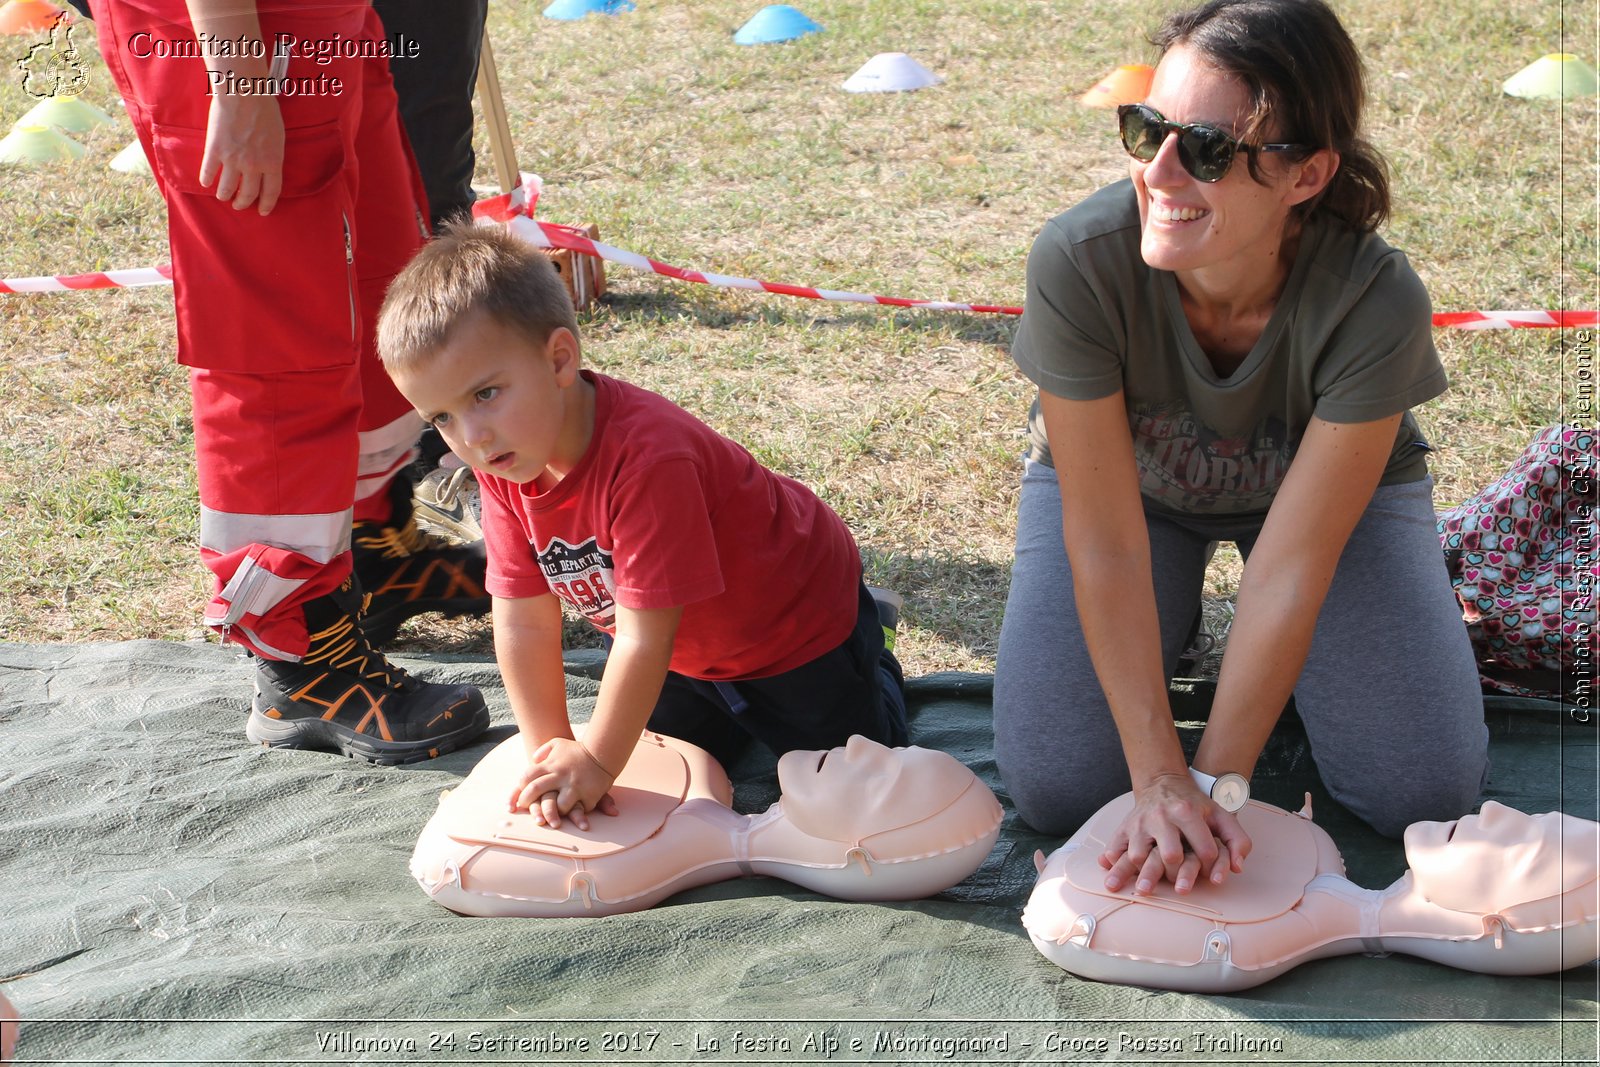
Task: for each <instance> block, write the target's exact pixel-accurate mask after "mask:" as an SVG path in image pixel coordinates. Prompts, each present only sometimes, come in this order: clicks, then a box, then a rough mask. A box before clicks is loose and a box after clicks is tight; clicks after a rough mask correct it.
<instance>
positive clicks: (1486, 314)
mask: <svg viewBox="0 0 1600 1067" xmlns="http://www.w3.org/2000/svg"><path fill="white" fill-rule="evenodd" d="M539 191H540V186H539V179H538V178H537V176H535V175H531V174H525V175H523V184H522V185H521V186H519V187H518V188H516V189H515V190H513V191H512V192H510V193H504V194H502V195H500V196H496V197H490V198H488V199H486V200H480V201H479V202H478V203H477V204H475V205H473V208H472V213H473V215H474V216H476V217H477V218H478V220H479V221H480V222H485V223H488V224H491V225H492V224H501V225H504V226H506V227H507V228H508V229H510V231H511V232H512V233H514V234H516V235H517V236H518V237H521V238H522V239H523V240H525V241H527V242H528V243H529V244H532V245H536V246H538V247H540V248H560V249H566V250H569V251H572V252H576V253H578V254H580V255H585V256H595V257H596V258H599V259H603V260H606V261H607V262H610V263H620V264H622V265H623V266H625V267H632V268H633V269H635V270H641V271H645V272H646V273H649V274H660V275H664V276H665V277H668V278H676V279H677V280H678V281H683V282H697V283H699V284H701V285H714V286H717V287H719V288H724V289H748V290H751V291H754V292H764V293H779V294H781V295H783V296H799V297H805V298H806V299H808V300H839V301H845V302H848V303H855V304H885V305H888V306H890V307H908V308H925V309H927V310H929V311H969V312H974V313H987V314H996V315H1020V314H1022V309H1021V308H1020V307H1015V306H1006V305H1000V304H965V303H957V302H955V301H951V300H909V299H906V298H905V297H898V296H875V295H873V294H870V293H851V292H842V291H839V290H836V289H816V288H813V287H811V286H807V285H785V284H781V283H778V282H764V281H761V280H759V279H757V278H736V277H732V276H730V275H726V274H716V273H712V272H710V271H697V270H685V269H684V268H682V267H674V266H672V265H671V264H669V263H661V262H658V261H657V260H654V259H651V258H650V257H648V256H641V255H639V254H638V253H637V252H629V251H627V250H626V249H622V248H617V247H615V246H613V245H608V244H603V243H601V242H599V241H595V240H591V239H590V238H589V237H587V236H586V235H584V234H583V233H581V232H580V231H578V230H576V229H573V228H572V227H570V226H560V225H556V224H554V223H549V222H540V221H539V220H537V219H535V218H533V209H534V205H535V204H537V203H538V200H539ZM171 284H172V267H171V266H170V265H162V266H159V267H145V268H140V269H135V270H113V271H105V272H97V273H91V274H71V275H57V276H44V277H38V278H0V293H59V292H67V291H69V290H77V289H131V288H137V287H139V286H144V285H171ZM1433 325H1434V326H1436V327H1454V328H1457V329H1463V330H1493V329H1505V328H1528V327H1547V328H1548V327H1574V326H1595V325H1600V311H1449V312H1442V313H1439V314H1436V315H1434V316H1433Z"/></svg>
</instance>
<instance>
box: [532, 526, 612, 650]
mask: <svg viewBox="0 0 1600 1067" xmlns="http://www.w3.org/2000/svg"><path fill="white" fill-rule="evenodd" d="M534 554H535V555H537V556H538V557H539V569H540V570H541V571H543V572H544V577H545V580H546V581H547V582H549V583H550V591H551V592H552V593H554V594H555V595H556V596H558V597H560V598H561V599H562V600H564V601H566V602H567V603H568V604H571V605H572V606H573V607H574V608H576V609H577V610H578V612H579V613H580V614H582V615H583V617H584V618H586V619H588V620H589V621H590V622H592V623H594V624H595V625H596V626H605V627H608V628H609V627H611V626H612V625H614V624H615V623H616V621H617V601H616V598H615V597H614V596H613V595H612V593H611V590H612V588H613V587H614V586H613V579H612V570H611V553H609V552H607V551H606V550H605V549H603V548H601V547H600V543H599V542H598V541H596V540H595V539H594V538H592V537H591V538H589V540H587V541H585V542H583V544H581V545H569V544H567V542H565V541H563V540H562V539H561V538H559V537H553V538H551V539H550V543H549V544H547V545H545V546H544V547H543V548H540V547H539V546H538V545H535V546H534Z"/></svg>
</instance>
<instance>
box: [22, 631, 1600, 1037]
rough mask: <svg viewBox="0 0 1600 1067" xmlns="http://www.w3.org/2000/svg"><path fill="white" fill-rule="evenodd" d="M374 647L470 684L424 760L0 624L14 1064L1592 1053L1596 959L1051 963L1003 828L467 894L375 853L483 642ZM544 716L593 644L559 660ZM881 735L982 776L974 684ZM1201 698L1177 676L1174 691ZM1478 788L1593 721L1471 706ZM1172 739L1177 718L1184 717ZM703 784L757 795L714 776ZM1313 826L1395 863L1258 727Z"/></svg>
mask: <svg viewBox="0 0 1600 1067" xmlns="http://www.w3.org/2000/svg"><path fill="white" fill-rule="evenodd" d="M399 662H401V663H403V664H405V665H406V666H408V667H410V668H412V669H413V670H414V671H416V672H417V673H419V674H421V675H423V676H424V677H428V678H433V679H455V680H465V681H471V682H474V683H476V684H477V685H479V686H481V687H482V688H483V689H484V692H485V695H486V696H487V697H488V699H489V702H490V707H491V709H492V710H493V712H494V715H495V724H496V725H495V727H494V728H493V730H492V731H491V732H490V734H489V736H488V737H487V738H486V739H485V740H484V741H483V742H481V743H480V744H478V745H476V746H474V747H472V748H470V749H468V750H466V751H463V752H458V753H454V754H452V755H449V756H446V757H444V758H442V759H439V760H435V761H433V762H430V763H423V764H418V765H414V766H410V767H401V768H373V767H368V766H365V765H363V764H357V763H352V762H348V761H343V760H340V759H338V758H336V757H332V756H328V755H326V754H319V753H301V752H268V751H264V750H261V749H258V748H254V747H252V746H250V745H248V744H247V743H246V742H245V740H244V736H243V726H244V697H245V696H247V694H248V692H249V684H250V668H249V665H248V663H247V662H246V661H244V660H242V659H241V658H239V657H238V656H237V655H236V654H234V653H233V652H231V651H229V650H225V649H222V648H219V647H217V646H213V645H205V644H179V643H161V642H131V643H123V644H91V645H15V644H12V645H5V644H0V737H3V738H4V754H5V758H4V762H3V763H0V827H3V833H0V889H3V892H0V909H3V910H0V914H3V915H4V920H5V921H4V923H3V926H0V991H3V992H4V993H5V994H6V995H7V996H8V997H9V998H10V999H11V1001H12V1002H13V1003H14V1004H15V1005H16V1006H17V1008H18V1009H19V1011H20V1012H21V1013H22V1015H23V1016H24V1023H23V1028H22V1039H21V1044H20V1046H19V1050H18V1054H19V1061H18V1062H20V1063H76V1064H88V1063H119V1064H131V1063H162V1064H180V1063H182V1064H188V1063H353V1062H374V1063H376V1062H386V1063H397V1062H398V1063H534V1062H538V1063H551V1064H565V1063H613V1064H615V1063H705V1064H711V1063H762V1064H765V1063H877V1062H915V1063H965V1064H972V1063H1020V1062H1074V1061H1078V1062H1093V1061H1106V1060H1118V1061H1123V1062H1154V1063H1171V1062H1186V1061H1201V1062H1206V1063H1239V1062H1296V1063H1324V1062H1329V1063H1332V1062H1338V1063H1421V1062H1450V1063H1490V1062H1493V1063H1508V1062H1538V1063H1557V1062H1571V1063H1594V1062H1595V1061H1596V1058H1597V1056H1596V1053H1597V1048H1596V1034H1597V1021H1596V1020H1597V1012H1596V999H1597V980H1600V979H1597V974H1600V972H1597V968H1596V967H1594V966H1592V965H1591V966H1587V967H1582V968H1577V969H1575V970H1572V971H1569V972H1566V973H1565V974H1559V975H1550V976H1545V977H1535V978H1495V977H1489V976H1484V975H1478V974H1471V973H1466V972H1461V971H1455V970H1452V969H1450V968H1447V967H1443V966H1440V965H1437V964H1433V963H1428V962H1425V961H1422V960H1417V959H1412V958H1408V957H1404V956H1391V957H1388V958H1374V957H1366V956H1348V957H1340V958H1337V959H1330V960H1323V961H1318V962H1313V963H1308V964H1305V965H1303V966H1301V967H1299V968H1297V969H1295V970H1294V971H1292V972H1290V973H1289V974H1287V975H1285V976H1284V977H1282V978H1280V979H1278V980H1276V981H1273V982H1271V983H1268V984H1267V985H1264V986H1261V987H1258V988H1257V989H1254V990H1251V991H1248V992H1246V993H1242V994H1236V995H1231V996H1194V995H1186V994H1178V993H1163V992H1154V991H1150V990H1144V989H1136V988H1129V987H1121V986H1112V985H1102V984H1098V983H1093V982H1087V981H1083V980H1080V979H1077V978H1075V977H1073V976H1071V975H1069V974H1067V973H1065V972H1064V971H1062V970H1060V969H1059V968H1057V967H1055V966H1054V965H1053V964H1051V963H1050V962H1048V961H1047V960H1045V959H1044V958H1043V957H1042V956H1040V955H1039V954H1038V953H1037V952H1036V951H1035V950H1034V948H1033V946H1032V945H1031V943H1030V942H1029V941H1028V939H1027V937H1026V935H1025V934H1024V932H1023V929H1022V926H1021V923H1020V921H1019V916H1020V913H1021V910H1022V906H1023V903H1024V902H1025V900H1026V898H1027V894H1028V891H1029V889H1030V887H1031V885H1032V882H1033V877H1034V868H1033V863H1032V855H1033V852H1034V850H1035V849H1041V848H1042V849H1045V850H1046V851H1048V850H1050V849H1053V848H1055V847H1056V846H1057V845H1059V844H1060V840H1059V839H1056V838H1048V837H1044V836H1041V835H1038V834H1035V833H1033V832H1031V831H1030V830H1028V829H1027V828H1026V827H1025V826H1023V825H1021V824H1020V823H1019V821H1018V820H1017V818H1016V815H1015V813H1014V812H1013V811H1012V810H1011V808H1010V806H1009V804H1007V806H1006V820H1005V824H1004V828H1003V831H1002V834H1001V837H1000V840H999V842H998V844H997V845H996V847H995V849H994V851H993V853H992V854H991V855H990V857H989V859H988V860H987V861H986V862H985V863H984V865H983V866H982V867H981V868H980V869H979V870H978V871H977V872H976V873H975V874H974V875H973V876H972V877H971V878H969V879H968V880H967V881H965V882H964V883H962V884H961V885H959V886H957V887H956V888H954V889H952V890H950V891H948V892H946V893H942V894H940V895H939V896H937V897H934V898H932V899H929V900H922V901H915V902H909V903H893V904H860V903H845V902H839V901H834V900H830V899H828V898H826V897H823V896H820V895H817V894H814V893H811V892H807V891H805V890H802V889H799V888H798V887H795V886H792V885H790V884H788V883H785V882H780V881H773V880H765V879H743V880H736V881H730V882H723V883H719V884H717V885H713V886H708V887H704V888H701V889H698V890H694V891H691V892H687V893H683V894H681V895H679V896H676V897H673V898H671V899H670V900H668V901H666V902H665V903H663V904H662V905H660V906H658V907H656V908H654V909H651V910H649V911H646V912H643V913H639V914H634V915H623V916H613V917H610V918H604V919H592V920H527V919H469V918H463V917H460V916H457V915H454V914H452V913H450V912H448V911H446V910H444V909H443V908H441V907H439V906H438V905H436V904H435V903H433V902H432V901H431V900H430V899H429V898H428V897H427V896H425V895H424V894H423V892H422V891H421V890H420V889H419V888H418V887H417V885H416V884H415V883H414V882H413V881H412V880H411V878H410V876H409V875H408V873H407V869H406V863H407V859H408V857H409V855H410V852H411V848H412V845H413V843H414V841H415V839H416V836H417V833H418V832H419V831H420V829H421V827H422V824H423V823H424V821H425V820H426V819H427V817H428V816H429V814H430V813H431V812H432V810H433V808H434V806H435V804H436V802H437V797H438V794H439V792H440V791H441V790H442V789H446V788H449V787H450V786H451V785H452V784H453V783H455V782H456V781H457V780H458V779H459V778H460V777H461V776H462V775H464V774H465V773H466V772H467V771H468V770H469V769H470V768H471V766H472V765H473V763H474V762H475V761H476V760H477V759H479V758H480V757H481V756H482V755H483V754H484V752H486V751H487V750H488V748H489V746H491V745H493V744H495V743H498V742H499V741H500V740H502V739H503V738H505V737H506V736H508V735H509V734H510V733H511V731H512V727H511V725H510V722H511V719H510V713H509V711H508V710H507V708H506V703H505V695H504V691H503V690H502V689H501V688H500V685H499V679H498V675H497V674H496V672H495V670H494V667H493V664H492V663H491V662H487V661H483V660H478V659H463V658H447V657H426V658H419V659H406V658H400V660H399ZM569 670H570V671H571V672H572V673H571V674H570V675H569V689H570V692H571V696H572V698H573V700H572V705H573V709H574V717H575V718H579V719H581V718H584V717H587V715H588V711H589V708H590V707H591V706H592V700H593V694H594V692H595V685H596V683H595V682H594V680H593V678H594V676H595V675H597V673H598V669H597V664H596V663H595V661H594V660H592V659H589V660H584V661H579V660H577V659H570V660H569ZM911 690H912V692H911V696H912V704H913V718H912V736H913V740H914V742H915V743H917V744H920V745H924V746H927V747H931V748H940V749H945V750H947V751H949V752H952V753H954V754H955V755H956V756H957V757H958V758H959V759H961V760H962V761H964V762H965V763H966V764H967V765H968V766H970V767H971V768H972V769H973V770H974V771H975V772H976V773H977V774H978V775H979V776H980V777H981V778H982V779H983V780H984V781H985V782H986V783H988V784H989V785H990V786H991V787H993V788H994V789H995V791H996V792H997V794H999V795H1000V796H1001V799H1002V801H1003V802H1004V801H1005V796H1004V792H1003V790H1002V788H1001V785H1000V782H999V780H998V777H997V776H996V773H995V767H994V761H993V745H992V733H991V725H990V719H991V715H990V703H989V701H990V693H991V687H990V684H989V679H987V678H985V677H982V676H974V675H944V676H932V677H928V678H923V679H918V680H916V681H914V682H913V683H912V684H911ZM1203 696H1204V694H1203V692H1190V693H1184V694H1180V695H1179V698H1178V700H1177V701H1176V707H1177V708H1178V713H1179V716H1180V718H1184V717H1189V716H1192V717H1199V715H1200V714H1201V709H1202V708H1203ZM1489 719H1490V723H1491V728H1492V731H1493V735H1494V741H1493V746H1494V747H1493V757H1494V764H1493V768H1492V770H1491V776H1490V782H1489V786H1488V790H1487V792H1486V797H1489V798H1495V799H1500V800H1503V801H1505V802H1506V803H1509V804H1511V805H1513V806H1515V807H1518V808H1522V809H1523V810H1527V811H1533V812H1539V811H1547V810H1551V809H1553V808H1560V809H1561V810H1565V811H1568V812H1571V813H1573V814H1577V815H1582V816H1584V817H1586V818H1591V819H1593V818H1596V815H1597V812H1596V810H1595V803H1596V802H1595V777H1596V745H1595V742H1596V731H1595V728H1594V726H1593V725H1592V724H1589V723H1580V722H1576V721H1574V720H1573V719H1572V717H1570V716H1565V715H1561V714H1557V713H1555V712H1553V711H1551V710H1550V708H1549V707H1547V706H1539V705H1526V706H1524V707H1521V708H1513V709H1511V710H1500V711H1493V710H1492V711H1491V712H1490V714H1489ZM1184 732H1185V734H1186V736H1189V737H1191V738H1192V737H1193V735H1194V733H1195V728H1194V727H1193V726H1189V727H1187V728H1186V729H1185V731H1184ZM732 770H733V778H734V780H735V783H736V806H737V807H738V808H739V809H740V810H741V811H759V810H762V809H764V808H765V807H766V806H767V805H768V804H769V803H771V801H772V800H773V799H774V798H775V796H776V782H775V777H774V773H773V760H772V759H771V757H770V756H765V755H764V754H759V753H752V754H750V755H748V756H746V757H745V759H744V760H743V761H742V762H741V763H740V764H739V765H738V766H736V767H734V768H733V769H732ZM1305 789H1310V790H1311V791H1312V792H1313V794H1314V796H1315V801H1314V803H1315V810H1316V814H1317V819H1318V822H1320V823H1321V824H1322V825H1323V826H1325V827H1326V828H1327V829H1328V830H1329V831H1330V832H1331V833H1332V834H1333V836H1334V838H1335V840H1337V841H1338V842H1339V844H1340V847H1341V848H1342V850H1343V851H1344V855H1345V860H1346V864H1347V866H1348V868H1349V873H1350V876H1351V877H1352V878H1353V879H1354V880H1355V881H1356V882H1358V883H1360V884H1362V885H1366V886H1370V887H1375V888H1376V887H1382V886H1385V885H1388V884H1389V883H1390V882H1391V881H1393V879H1394V878H1395V877H1397V876H1398V875H1399V874H1400V872H1401V871H1402V870H1403V868H1404V861H1403V857H1402V854H1401V851H1400V848H1399V845H1398V844H1397V843H1395V842H1389V841H1383V840H1381V839H1379V838H1377V837H1376V836H1375V835H1373V834H1372V833H1371V832H1370V831H1368V830H1366V829H1365V828H1364V827H1362V826H1361V825H1360V824H1358V823H1356V822H1355V821H1354V819H1353V818H1352V817H1350V816H1349V815H1347V814H1345V813H1344V812H1343V811H1342V810H1341V809H1340V808H1339V807H1338V805H1337V804H1335V803H1334V802H1333V801H1331V800H1329V799H1328V798H1327V797H1326V796H1325V795H1322V794H1321V793H1320V792H1319V789H1318V787H1317V786H1316V784H1315V774H1314V768H1313V766H1312V764H1311V763H1310V760H1309V757H1308V756H1307V754H1306V751H1305V746H1304V742H1303V738H1302V737H1301V736H1300V735H1299V734H1298V733H1297V732H1296V731H1295V729H1294V728H1293V723H1292V721H1291V722H1289V723H1287V724H1286V725H1285V726H1284V727H1283V728H1281V729H1280V730H1279V731H1278V732H1277V733H1276V734H1275V735H1274V737H1273V740H1272V742H1271V744H1270V746H1269V749H1268V752H1267V757H1266V763H1265V766H1264V767H1263V769H1262V770H1261V771H1260V772H1258V774H1257V777H1256V792H1257V795H1258V796H1259V797H1261V798H1262V799H1265V800H1268V801H1270V802H1274V803H1279V804H1282V805H1284V806H1289V807H1297V806H1298V804H1299V798H1300V795H1301V792H1302V791H1303V790H1305Z"/></svg>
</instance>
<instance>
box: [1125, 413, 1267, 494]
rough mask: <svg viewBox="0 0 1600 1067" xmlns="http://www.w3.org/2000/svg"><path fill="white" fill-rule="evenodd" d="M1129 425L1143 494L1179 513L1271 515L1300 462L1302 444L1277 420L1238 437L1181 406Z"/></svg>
mask: <svg viewBox="0 0 1600 1067" xmlns="http://www.w3.org/2000/svg"><path fill="white" fill-rule="evenodd" d="M1129 422H1130V424H1131V427H1132V429H1133V447H1134V452H1135V453H1136V455H1137V459H1138V464H1139V481H1140V488H1141V489H1142V490H1143V492H1144V495H1145V497H1146V498H1148V499H1150V500H1153V501H1155V502H1156V503H1158V504H1160V505H1162V506H1164V507H1168V508H1171V509H1172V510H1174V511H1188V512H1202V513H1205V512H1246V511H1265V510H1266V509H1267V507H1269V506H1270V505H1271V503H1272V498H1273V497H1274V496H1275V495H1276V494H1277V492H1278V487H1279V486H1280V485H1281V484H1282V483H1283V476H1284V475H1285V474H1287V473H1288V472H1289V461H1290V460H1291V459H1293V458H1294V452H1295V444H1296V442H1293V441H1290V440H1289V428H1288V426H1287V425H1285V424H1284V422H1283V420H1282V419H1279V418H1276V417H1273V416H1268V417H1267V418H1266V419H1264V420H1263V421H1262V423H1261V424H1260V425H1259V426H1257V427H1256V428H1255V429H1253V430H1251V431H1250V432H1249V433H1246V434H1243V435H1241V436H1238V437H1223V436H1221V435H1220V434H1218V433H1217V432H1216V431H1215V430H1213V429H1212V428H1210V427H1209V426H1204V425H1201V424H1200V423H1199V422H1198V421H1197V420H1196V419H1195V417H1194V414H1193V412H1191V411H1189V410H1188V408H1187V407H1186V406H1185V405H1184V404H1183V403H1182V402H1181V401H1173V402H1170V403H1167V404H1162V405H1159V406H1154V405H1152V406H1149V407H1141V408H1139V409H1138V410H1136V411H1134V412H1133V413H1132V415H1131V417H1130V419H1129Z"/></svg>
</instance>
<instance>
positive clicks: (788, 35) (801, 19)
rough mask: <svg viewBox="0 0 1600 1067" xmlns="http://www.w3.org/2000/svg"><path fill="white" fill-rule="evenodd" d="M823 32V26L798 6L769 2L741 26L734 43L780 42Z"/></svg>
mask: <svg viewBox="0 0 1600 1067" xmlns="http://www.w3.org/2000/svg"><path fill="white" fill-rule="evenodd" d="M821 32H822V27H821V26H818V25H817V24H816V23H815V22H812V21H811V20H810V19H808V18H806V16H805V14H804V13H803V12H802V11H800V10H799V9H798V8H794V7H790V6H789V5H788V4H768V5H767V6H766V7H764V8H762V9H761V10H760V11H757V12H756V13H755V14H754V15H751V16H750V21H749V22H746V23H745V24H744V25H743V26H740V27H739V32H738V33H735V34H734V35H733V43H734V44H779V43H781V42H783V41H792V40H794V39H795V38H796V37H804V36H805V35H806V34H808V33H821Z"/></svg>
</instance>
